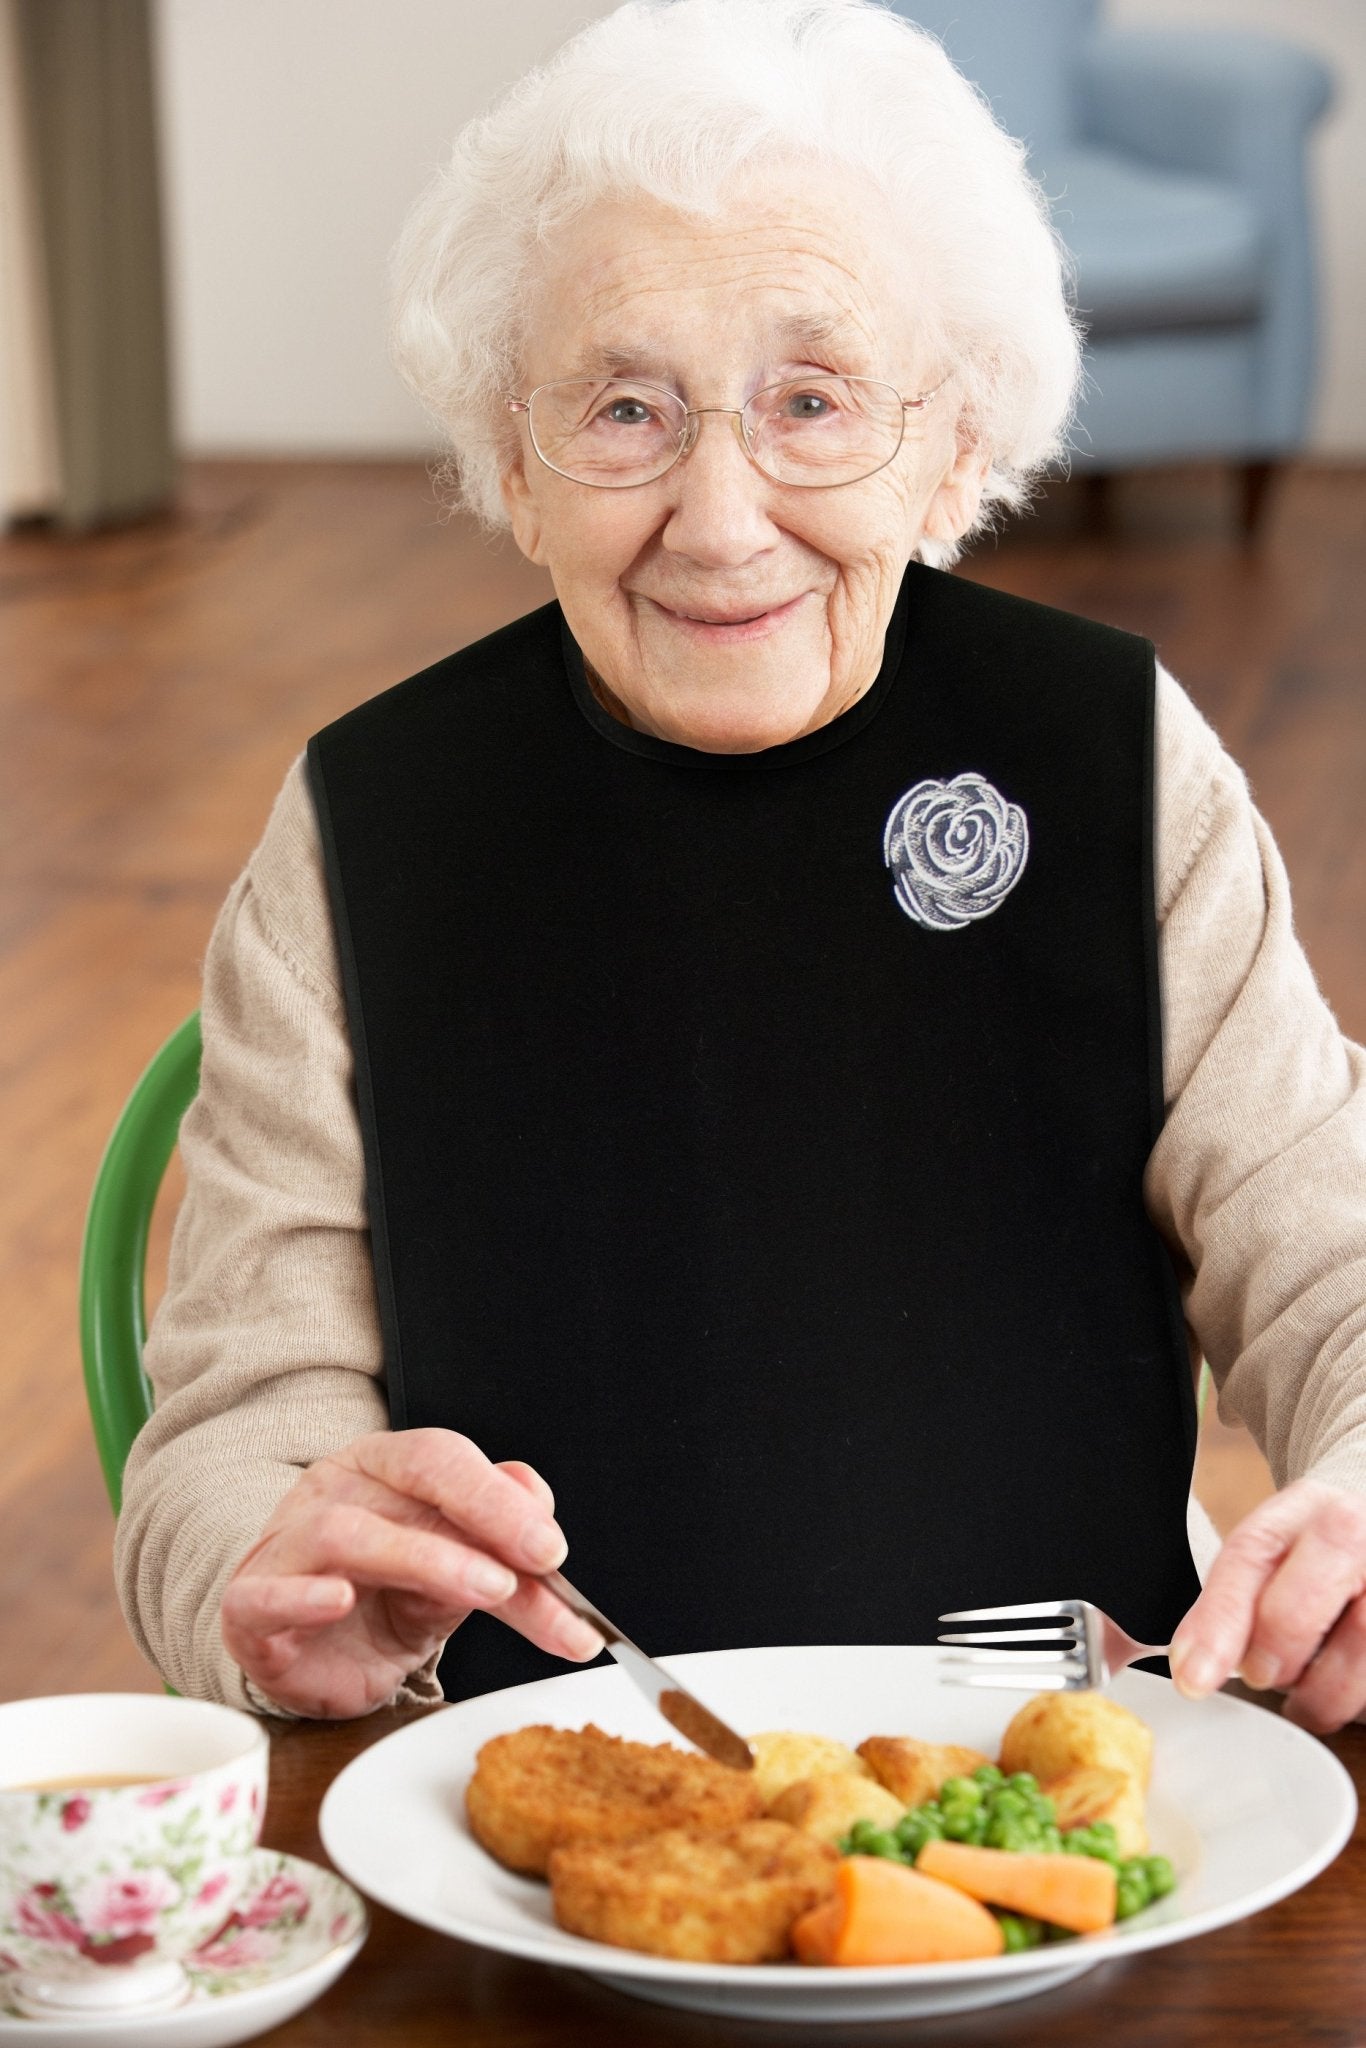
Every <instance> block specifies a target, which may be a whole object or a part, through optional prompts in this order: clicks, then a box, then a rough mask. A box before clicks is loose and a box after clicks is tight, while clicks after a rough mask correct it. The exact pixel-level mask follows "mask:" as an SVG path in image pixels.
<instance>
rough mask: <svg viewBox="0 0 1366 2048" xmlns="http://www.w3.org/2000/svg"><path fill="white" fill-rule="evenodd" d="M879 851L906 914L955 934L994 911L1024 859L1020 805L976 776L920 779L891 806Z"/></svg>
mask: <svg viewBox="0 0 1366 2048" xmlns="http://www.w3.org/2000/svg"><path fill="white" fill-rule="evenodd" d="M882 856H883V859H884V860H885V862H886V864H887V866H888V867H889V868H890V869H891V871H892V880H893V882H894V884H895V887H896V900H897V902H898V903H899V904H900V905H901V908H902V909H903V910H904V911H905V913H906V915H907V917H909V918H911V919H912V920H913V921H914V922H915V923H916V924H919V925H924V926H925V928H926V929H927V930H928V931H932V932H957V931H961V930H962V929H963V927H964V925H968V924H975V923H976V921H977V920H978V918H981V917H990V916H991V913H992V911H993V910H999V908H1000V906H1001V905H1002V903H1004V901H1005V899H1006V897H1007V896H1008V895H1009V894H1010V892H1011V890H1012V889H1013V888H1014V887H1015V884H1016V883H1017V882H1018V881H1019V879H1020V876H1021V875H1022V874H1023V873H1024V866H1025V862H1026V860H1027V859H1028V858H1029V824H1028V821H1027V819H1026V818H1025V814H1024V812H1023V811H1022V810H1021V809H1020V806H1019V805H1018V804H1012V803H1008V802H1007V801H1006V799H1005V797H1003V796H1002V795H1001V792H1000V790H999V789H993V788H992V786H991V784H990V783H989V782H987V781H985V780H984V779H983V778H982V776H980V775H955V776H954V778H953V781H952V782H934V781H927V782H917V783H916V785H915V787H914V789H908V790H907V791H906V794H905V796H901V797H898V798H897V800H896V802H895V803H894V804H893V805H892V809H891V815H890V816H889V818H888V820H887V830H886V832H885V833H884V834H883V840H882Z"/></svg>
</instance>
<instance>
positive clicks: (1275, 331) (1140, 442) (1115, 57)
mask: <svg viewBox="0 0 1366 2048" xmlns="http://www.w3.org/2000/svg"><path fill="white" fill-rule="evenodd" d="M898 11H899V12H901V13H902V14H904V15H906V16H907V17H908V18H909V19H910V20H913V21H916V22H918V23H920V24H921V26H922V27H925V28H927V29H929V30H931V31H932V33H934V34H935V35H937V36H938V37H939V38H940V40H941V41H942V42H943V44H944V47H945V49H946V50H947V51H948V53H949V55H950V56H951V57H952V59H953V61H954V63H955V64H956V65H957V66H958V68H959V70H960V71H962V72H964V73H965V74H966V75H967V77H969V78H971V79H973V80H974V81H975V83H977V84H978V85H980V86H981V88H982V90H983V91H984V92H985V93H986V94H987V96H988V98H989V99H990V100H991V102H992V105H993V107H994V109H995V111H996V114H997V117H998V118H999V119H1000V121H1001V122H1002V124H1003V125H1004V126H1005V127H1006V128H1007V129H1009V130H1010V132H1011V133H1012V134H1014V135H1017V136H1019V137H1020V139H1021V140H1022V141H1024V142H1025V143H1027V145H1028V147H1029V155H1030V167H1031V169H1032V170H1033V171H1034V172H1035V174H1036V175H1037V176H1038V177H1039V178H1040V180H1041V181H1042V183H1043V186H1044V190H1045V191H1046V192H1047V194H1048V197H1049V200H1050V203H1051V205H1052V208H1053V217H1054V221H1055V224H1056V226H1057V228H1058V232H1059V234H1060V235H1061V236H1062V239H1063V240H1064V241H1065V242H1066V243H1067V245H1068V247H1069V248H1070V249H1071V251H1072V254H1073V255H1074V257H1075V258H1076V263H1077V307H1078V311H1079V312H1080V314H1081V316H1082V318H1083V320H1084V321H1085V323H1086V326H1087V349H1086V362H1087V370H1088V373H1089V380H1088V389H1087V393H1086V396H1085V398H1084V399H1083V403H1082V408H1081V411H1080V412H1079V414H1078V419H1077V426H1076V430H1075V433H1074V437H1073V453H1074V463H1075V470H1076V472H1077V473H1079V474H1083V475H1085V474H1087V473H1091V474H1095V475H1102V474H1104V473H1106V472H1109V471H1112V470H1116V469H1130V468H1137V467H1141V466H1144V465H1150V464H1159V463H1163V462H1171V461H1177V460H1181V459H1185V458H1188V457H1190V456H1193V455H1198V456H1222V457H1224V458H1226V459H1227V460H1229V461H1231V462H1233V463H1236V464H1237V465H1239V467H1240V470H1241V473H1242V486H1243V489H1242V500H1243V525H1244V529H1245V531H1246V532H1248V533H1249V534H1250V533H1252V532H1253V530H1254V529H1255V527H1256V524H1257V521H1258V517H1259V514H1260V510H1261V507H1262V503H1263V501H1264V498H1265V493H1266V489H1267V485H1268V483H1269V481H1270V479H1271V477H1272V475H1273V473H1274V469H1275V465H1276V464H1277V462H1278V460H1280V459H1281V458H1283V457H1284V456H1286V455H1288V454H1290V453H1291V452H1292V451H1293V450H1295V449H1296V448H1298V447H1299V446H1300V444H1301V441H1302V439H1303V435H1304V430H1305V425H1306V422H1307V418H1308V413H1309V407H1310V403H1311V400H1312V396H1313V387H1314V367H1315V354H1316V306H1315V262H1314V237H1313V224H1312V221H1311V217H1310V209H1309V200H1308V192H1307V185H1306V175H1305V153H1306V151H1305V145H1306V140H1307V137H1308V134H1309V131H1310V129H1311V128H1312V127H1313V124H1314V122H1315V121H1316V120H1317V119H1318V118H1319V116H1320V115H1321V114H1322V113H1323V111H1324V109H1325V108H1326V107H1327V106H1328V104H1329V101H1330V98H1331V96H1332V76H1331V74H1330V72H1329V71H1328V69H1327V67H1326V66H1325V65H1324V64H1323V63H1322V62H1321V61H1320V60H1319V59H1318V58H1317V57H1315V56H1313V55H1311V54H1310V53H1309V52H1308V51H1305V50H1303V49H1300V48H1299V47H1298V46H1296V45H1295V44H1293V43H1289V42H1282V41H1281V40H1280V39H1279V38H1277V37H1272V36H1266V35H1261V34H1257V33H1253V32H1251V31H1237V32H1234V31H1226V30H1214V29H1185V28H1178V29H1164V30H1134V31H1126V30H1119V29H1110V28H1107V27H1106V26H1105V25H1104V23H1103V21H1102V20H1101V18H1100V10H1099V5H1098V0H898Z"/></svg>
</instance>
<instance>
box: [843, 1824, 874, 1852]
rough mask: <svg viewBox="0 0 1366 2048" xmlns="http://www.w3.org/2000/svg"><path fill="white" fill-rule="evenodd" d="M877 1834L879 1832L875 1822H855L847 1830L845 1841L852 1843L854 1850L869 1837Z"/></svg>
mask: <svg viewBox="0 0 1366 2048" xmlns="http://www.w3.org/2000/svg"><path fill="white" fill-rule="evenodd" d="M878 1832H879V1830H878V1825H877V1822H876V1821H873V1820H856V1821H855V1822H854V1825H853V1826H852V1827H851V1828H850V1830H849V1834H848V1836H847V1839H848V1840H849V1841H850V1842H852V1843H853V1845H854V1847H855V1848H857V1847H858V1845H859V1843H860V1842H862V1841H865V1840H866V1839H867V1837H868V1836H869V1835H875V1834H877V1833H878Z"/></svg>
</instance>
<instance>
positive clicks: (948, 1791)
mask: <svg viewBox="0 0 1366 2048" xmlns="http://www.w3.org/2000/svg"><path fill="white" fill-rule="evenodd" d="M981 1797H982V1787H981V1786H980V1785H979V1784H978V1783H977V1782H976V1780H975V1779H973V1778H945V1780H944V1782H943V1784H942V1785H941V1786H940V1787H939V1803H940V1805H941V1806H949V1805H954V1806H958V1805H968V1806H976V1804H977V1802H978V1800H979V1799H980V1798H981Z"/></svg>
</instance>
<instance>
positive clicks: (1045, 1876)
mask: <svg viewBox="0 0 1366 2048" xmlns="http://www.w3.org/2000/svg"><path fill="white" fill-rule="evenodd" d="M915 1867H916V1870H917V1871H918V1872H919V1871H923V1872H924V1873H925V1875H926V1876H927V1877H937V1878H940V1879H942V1880H943V1882H944V1883H946V1884H952V1885H957V1886H958V1888H959V1889H960V1890H961V1891H962V1892H964V1893H965V1894H966V1895H967V1896H968V1897H969V1898H973V1899H982V1900H985V1901H986V1903H987V1904H988V1905H991V1906H1004V1907H1005V1908H1006V1909H1007V1910H1008V1911H1009V1912H1012V1913H1029V1914H1032V1915H1033V1917H1034V1918H1035V1919H1036V1920H1048V1921H1050V1922H1051V1923H1052V1924H1053V1926H1055V1927H1067V1928H1070V1929H1071V1931H1072V1932H1073V1933H1074V1934H1093V1933H1095V1931H1096V1930H1097V1929H1098V1928H1101V1927H1109V1926H1110V1925H1111V1924H1112V1923H1113V1921H1114V1917H1115V1897H1116V1892H1117V1879H1116V1876H1115V1870H1114V1866H1113V1864H1110V1863H1104V1862H1102V1861H1101V1859H1100V1858H1099V1857H1097V1856H1069V1855H1066V1854H1063V1853H1060V1852H1059V1851H1056V1850H1038V1851H1034V1850H1015V1849H979V1848H976V1847H975V1846H974V1845H973V1844H972V1843H970V1842H937V1841H930V1842H926V1844H925V1846H924V1848H923V1849H922V1850H921V1852H920V1854H919V1855H918V1856H917V1857H916V1859H915Z"/></svg>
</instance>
